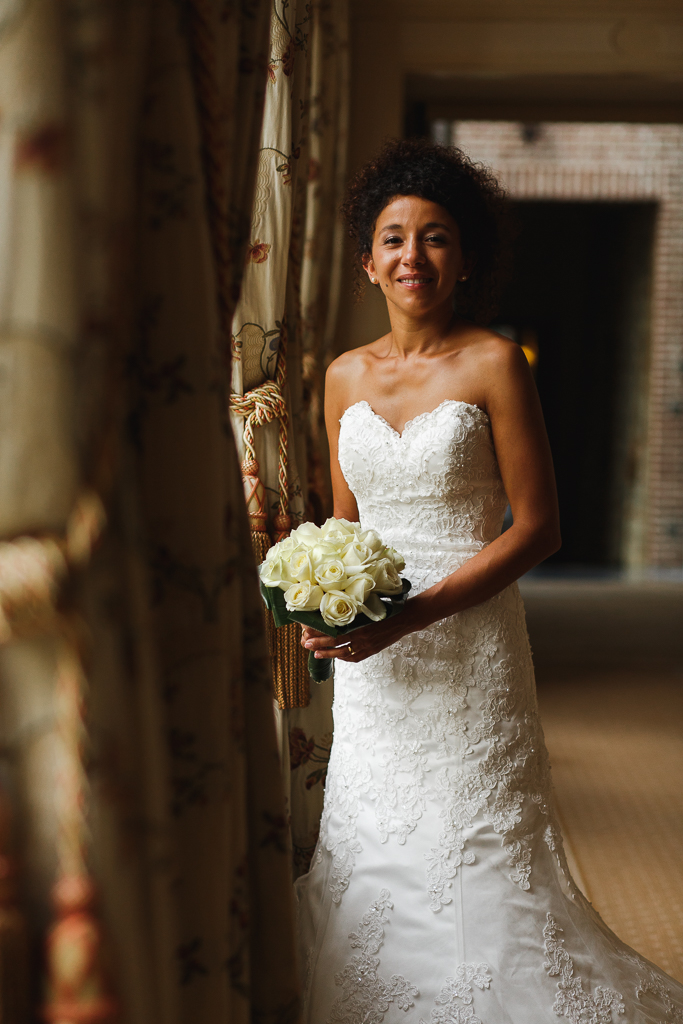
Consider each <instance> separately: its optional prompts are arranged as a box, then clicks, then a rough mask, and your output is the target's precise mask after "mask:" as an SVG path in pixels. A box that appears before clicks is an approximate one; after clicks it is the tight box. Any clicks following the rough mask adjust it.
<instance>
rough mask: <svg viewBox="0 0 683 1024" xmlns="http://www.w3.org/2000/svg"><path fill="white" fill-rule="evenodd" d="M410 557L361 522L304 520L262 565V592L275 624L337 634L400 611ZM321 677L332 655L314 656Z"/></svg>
mask: <svg viewBox="0 0 683 1024" xmlns="http://www.w3.org/2000/svg"><path fill="white" fill-rule="evenodd" d="M404 567H405V562H404V560H403V558H402V557H401V555H399V553H398V552H397V551H395V550H394V549H393V548H391V547H387V546H386V545H385V544H383V543H382V540H381V539H380V537H379V535H378V534H377V533H375V531H374V530H363V529H361V526H360V524H359V523H350V522H348V520H346V519H328V520H327V522H326V523H325V525H324V526H316V525H315V524H314V523H303V524H302V525H301V526H299V527H298V528H297V529H296V530H293V531H292V533H291V534H290V536H289V537H287V539H286V540H282V541H280V542H279V544H275V546H274V547H272V548H271V549H270V551H269V552H268V554H267V556H266V560H265V562H262V563H261V565H260V566H259V575H260V577H261V592H262V594H263V597H264V600H265V602H266V604H267V605H268V607H269V608H270V610H271V612H272V613H273V619H274V620H275V625H276V626H285V625H287V623H289V622H300V623H302V624H303V625H305V626H311V627H312V628H314V629H317V630H319V631H320V632H321V633H327V634H328V636H333V637H336V636H338V635H339V634H340V633H348V632H350V631H351V630H353V629H358V628H359V627H360V626H366V625H368V624H369V623H370V622H379V621H380V620H381V619H385V618H386V617H387V616H388V615H395V614H396V613H397V612H399V611H401V610H402V608H403V606H404V604H405V601H406V598H407V594H408V591H409V590H410V582H409V581H408V580H404V579H402V578H401V576H400V575H399V573H400V572H401V571H402V570H403V569H404ZM308 667H309V671H310V673H311V675H312V676H313V678H314V679H316V680H317V681H318V682H320V681H322V680H323V679H327V678H328V676H329V675H330V673H331V671H332V665H331V661H330V659H328V658H325V659H316V658H314V657H313V655H310V656H309V659H308Z"/></svg>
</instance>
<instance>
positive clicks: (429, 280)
mask: <svg viewBox="0 0 683 1024" xmlns="http://www.w3.org/2000/svg"><path fill="white" fill-rule="evenodd" d="M363 265H364V266H365V269H366V271H367V274H368V277H369V278H370V280H371V281H372V282H373V284H379V285H380V287H381V289H382V292H383V294H384V295H385V296H386V299H387V301H388V302H392V303H394V304H395V305H396V306H397V307H398V308H399V309H401V310H403V311H404V312H405V313H407V314H408V315H411V316H420V315H424V314H425V313H428V312H429V311H430V310H432V309H436V308H437V307H439V306H441V305H443V304H444V303H449V302H451V301H452V295H453V292H454V290H455V286H456V284H457V282H458V280H462V279H463V278H466V277H467V276H468V274H469V269H470V268H469V265H468V261H467V260H466V259H465V257H464V255H463V252H462V248H461V245H460V230H459V228H458V225H457V223H456V222H455V220H454V219H453V217H452V216H451V215H450V213H448V211H447V210H445V209H444V208H443V206H439V205H438V204H437V203H432V202H430V201H429V200H427V199H420V198H419V197H418V196H397V197H396V198H395V199H392V201H391V202H390V203H389V204H388V205H387V206H385V207H384V209H383V210H382V212H381V213H380V215H379V217H378V218H377V223H376V225H375V234H374V237H373V240H372V255H371V256H370V257H368V258H367V260H366V261H364V264H363Z"/></svg>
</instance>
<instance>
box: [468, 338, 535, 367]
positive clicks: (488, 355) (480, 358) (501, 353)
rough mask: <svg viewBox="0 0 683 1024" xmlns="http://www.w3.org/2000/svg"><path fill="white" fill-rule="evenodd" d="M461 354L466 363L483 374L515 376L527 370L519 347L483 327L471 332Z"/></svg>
mask: <svg viewBox="0 0 683 1024" xmlns="http://www.w3.org/2000/svg"><path fill="white" fill-rule="evenodd" d="M462 354H463V355H464V356H465V360H466V361H467V362H468V363H469V362H471V364H472V365H473V366H477V367H478V369H479V370H480V371H481V372H483V373H485V374H488V373H494V374H495V375H496V376H499V375H500V374H503V375H508V374H512V375H516V374H517V373H519V372H520V370H524V371H527V370H528V363H527V360H526V356H525V355H524V352H523V350H522V347H521V345H518V344H517V342H516V341H511V340H510V338H506V337H504V336H503V335H502V334H496V332H495V331H491V330H489V329H488V328H485V327H477V328H474V329H473V330H472V332H471V334H470V336H469V338H468V340H467V344H466V345H465V346H463V349H462Z"/></svg>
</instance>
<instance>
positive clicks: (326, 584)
mask: <svg viewBox="0 0 683 1024" xmlns="http://www.w3.org/2000/svg"><path fill="white" fill-rule="evenodd" d="M315 579H316V581H317V582H318V583H319V584H320V586H321V587H322V588H323V590H343V589H344V587H345V586H346V584H347V583H348V576H347V575H346V566H345V565H344V563H343V562H342V560H341V559H340V558H331V559H330V560H329V561H328V562H323V563H322V565H320V567H319V568H316V570H315Z"/></svg>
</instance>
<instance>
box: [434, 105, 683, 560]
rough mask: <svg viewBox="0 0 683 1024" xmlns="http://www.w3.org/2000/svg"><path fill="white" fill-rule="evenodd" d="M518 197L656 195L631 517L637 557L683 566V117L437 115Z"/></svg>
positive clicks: (438, 127) (446, 137)
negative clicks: (524, 120)
mask: <svg viewBox="0 0 683 1024" xmlns="http://www.w3.org/2000/svg"><path fill="white" fill-rule="evenodd" d="M434 128H435V132H434V134H435V136H436V137H437V138H440V140H442V141H444V142H446V141H451V142H452V143H454V144H455V145H458V146H460V147H461V148H462V149H464V150H465V151H466V152H467V153H469V154H470V156H472V157H473V158H474V159H476V160H480V161H482V162H483V163H485V164H487V165H489V166H490V167H492V168H493V169H494V171H495V172H496V173H497V175H498V177H499V178H501V179H502V180H503V181H504V182H505V184H506V185H507V187H508V188H509V190H510V193H511V195H512V196H513V197H514V198H518V199H539V200H540V199H552V200H562V199H566V200H606V201H614V200H625V201H628V200H635V201H654V202H656V203H657V204H658V212H657V223H656V231H655V240H654V253H653V290H652V300H651V328H650V342H649V343H650V352H649V372H648V375H647V379H645V380H643V382H642V387H643V388H644V389H646V402H644V403H643V404H644V407H645V413H644V425H643V438H644V443H643V445H642V446H641V448H642V450H641V452H640V455H639V460H638V461H639V465H638V472H637V477H638V481H637V484H636V500H635V503H634V505H633V508H632V512H631V519H632V521H631V522H630V523H629V524H628V527H629V535H630V538H631V539H630V546H629V547H628V551H627V552H626V553H625V554H626V558H625V560H626V561H627V563H629V564H630V565H631V566H632V567H634V568H635V567H642V566H652V567H661V568H680V567H682V566H683V126H679V125H639V124H575V123H544V124H540V125H534V126H529V127H528V128H525V126H523V125H521V124H516V123H514V122H509V121H456V122H453V123H451V124H446V123H445V122H437V123H436V124H435V126H434Z"/></svg>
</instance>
